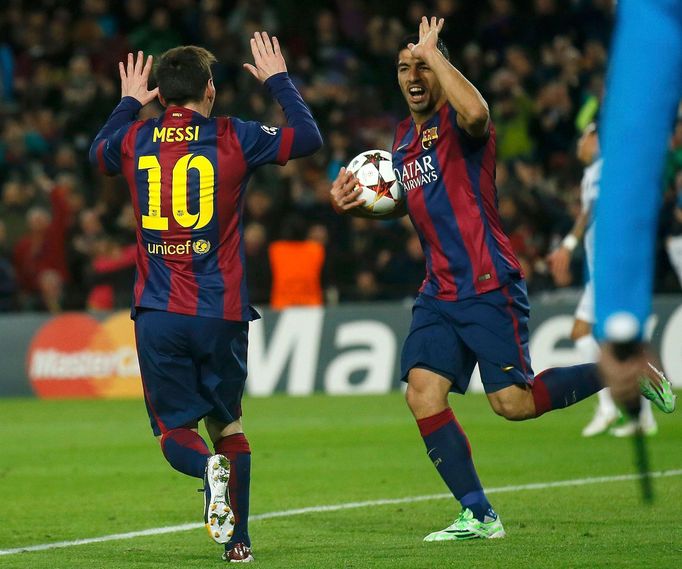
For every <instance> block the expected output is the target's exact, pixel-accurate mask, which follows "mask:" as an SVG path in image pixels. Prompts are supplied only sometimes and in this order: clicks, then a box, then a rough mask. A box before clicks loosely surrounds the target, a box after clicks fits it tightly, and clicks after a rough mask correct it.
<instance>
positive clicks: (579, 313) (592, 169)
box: [548, 123, 658, 437]
mask: <svg viewBox="0 0 682 569" xmlns="http://www.w3.org/2000/svg"><path fill="white" fill-rule="evenodd" d="M577 155H578V160H580V161H581V162H582V163H583V164H584V165H585V172H584V174H583V179H582V183H581V204H582V209H581V212H580V215H579V216H578V219H577V220H576V222H575V225H574V226H573V229H571V232H570V233H569V234H568V235H567V236H566V237H564V239H563V241H562V242H561V246H560V247H559V248H557V249H556V250H555V251H554V252H552V254H551V255H550V256H549V257H548V261H549V265H550V267H551V269H552V274H553V275H554V279H555V281H557V282H567V281H568V280H570V269H569V266H570V262H571V256H572V253H573V250H574V249H575V248H576V246H577V245H578V243H579V242H580V240H581V239H582V240H583V244H584V246H585V256H586V258H587V273H588V278H587V280H586V282H585V288H584V290H583V294H582V296H581V297H580V301H579V302H578V306H577V308H576V310H575V322H574V323H573V330H572V331H571V339H572V340H574V341H575V346H576V348H577V349H578V351H579V352H580V354H581V356H582V357H583V359H584V360H585V361H586V362H597V361H599V344H597V340H595V338H594V336H593V335H592V326H593V324H594V285H593V282H592V275H593V274H594V216H593V215H592V214H593V211H594V204H595V201H596V200H597V196H598V195H599V178H600V177H601V168H602V159H601V158H600V157H599V137H598V135H597V127H596V125H595V124H594V123H590V124H589V125H588V126H587V127H586V128H585V130H584V131H583V134H582V136H581V137H580V139H579V140H578V147H577ZM597 395H598V397H599V405H598V406H597V410H596V412H595V414H594V416H593V417H592V420H591V421H590V422H589V423H588V424H587V425H586V426H585V428H584V429H583V433H582V434H583V436H584V437H593V436H595V435H598V434H600V433H604V432H606V431H607V430H609V429H610V433H611V434H613V435H614V436H616V437H625V436H630V435H633V434H634V433H635V430H636V429H637V428H640V429H641V430H642V432H643V433H645V434H648V435H653V434H655V433H656V432H657V430H658V426H657V425H656V419H655V418H654V414H653V412H652V410H651V402H650V401H649V400H648V399H646V398H645V397H642V396H641V395H640V398H641V405H640V411H639V415H638V417H637V420H635V419H633V418H630V417H628V418H626V419H625V422H624V423H623V424H615V423H616V422H617V421H618V419H619V417H620V412H619V411H618V408H617V407H616V404H615V403H614V401H613V399H612V398H611V393H610V390H609V389H608V388H606V389H602V390H601V391H600V392H599V393H598V394H597Z"/></svg>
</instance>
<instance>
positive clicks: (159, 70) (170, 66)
mask: <svg viewBox="0 0 682 569" xmlns="http://www.w3.org/2000/svg"><path fill="white" fill-rule="evenodd" d="M216 61H217V59H216V58H215V55H213V54H212V53H211V52H210V51H208V50H207V49H204V48H203V47H197V46H196V45H183V46H180V47H174V48H173V49H169V50H168V51H167V52H165V53H164V54H162V55H161V57H160V58H159V62H158V63H157V64H156V68H155V70H154V77H155V79H156V83H157V85H158V86H159V93H160V94H161V97H163V99H164V101H165V102H166V103H167V104H169V105H171V104H172V105H184V104H186V103H188V102H190V101H194V102H198V101H201V100H202V99H203V98H204V90H205V89H206V84H207V83H208V80H209V79H210V78H211V77H212V73H211V65H213V64H214V63H215V62H216Z"/></svg>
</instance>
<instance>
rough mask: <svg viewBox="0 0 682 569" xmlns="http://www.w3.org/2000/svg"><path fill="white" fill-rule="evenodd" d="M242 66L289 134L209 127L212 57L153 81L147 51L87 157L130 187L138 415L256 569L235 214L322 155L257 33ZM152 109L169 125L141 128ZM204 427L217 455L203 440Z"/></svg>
mask: <svg viewBox="0 0 682 569" xmlns="http://www.w3.org/2000/svg"><path fill="white" fill-rule="evenodd" d="M251 50H252V53H253V57H254V64H253V65H252V64H245V65H244V67H245V68H246V69H247V70H248V71H249V72H250V73H251V74H252V75H253V76H254V77H256V78H257V79H259V80H260V81H262V82H263V83H264V84H265V86H266V87H267V88H268V90H269V91H270V93H271V94H272V95H273V96H274V98H275V99H276V100H277V101H278V103H279V104H280V105H281V106H282V108H283V110H284V113H285V115H286V117H287V122H288V124H289V126H288V127H287V128H282V129H280V128H274V127H270V126H265V125H262V124H260V123H257V122H243V121H241V120H239V119H236V118H232V117H230V118H226V117H217V118H212V117H211V116H210V115H211V109H212V107H213V102H214V100H215V96H216V89H215V87H214V85H213V79H212V77H211V64H212V63H214V62H215V57H214V56H213V55H212V54H211V53H210V52H208V51H207V50H205V49H203V48H200V47H195V46H183V47H177V48H174V49H171V50H169V51H167V52H166V53H164V54H163V55H161V57H160V59H159V61H158V64H157V66H156V69H155V77H156V81H157V84H158V87H157V88H156V89H153V90H151V91H150V90H148V88H147V81H148V78H149V74H150V71H151V69H152V58H151V56H150V57H148V58H147V60H146V63H145V61H144V59H143V54H142V52H138V54H137V58H134V57H133V55H132V54H129V55H128V61H127V64H123V63H121V64H119V71H120V75H121V95H122V98H121V102H120V103H119V105H118V106H117V107H116V109H114V112H113V113H112V114H111V116H110V117H109V119H108V120H107V122H106V124H105V125H104V127H103V128H102V130H101V131H100V132H99V134H98V135H97V138H96V139H95V141H94V142H93V144H92V147H91V149H90V160H91V162H92V163H93V164H96V165H97V166H98V167H99V168H100V170H101V171H102V172H104V173H106V174H112V175H113V174H116V173H119V172H121V173H122V174H123V175H124V176H125V178H126V181H127V182H128V186H129V187H130V193H131V196H132V200H133V206H134V210H135V217H136V219H137V274H136V278H135V285H134V295H133V296H134V298H133V308H132V317H133V319H134V321H135V336H136V342H137V353H138V358H139V362H140V370H141V372H142V384H143V388H144V395H145V403H146V406H147V411H148V413H149V419H150V421H151V427H152V430H153V432H154V434H155V435H156V436H157V437H158V438H159V439H160V443H161V450H162V452H163V454H164V456H165V457H166V459H167V460H168V462H169V463H170V464H171V466H172V467H173V468H175V469H176V470H179V471H180V472H183V473H184V474H187V475H189V476H194V477H196V478H200V479H203V480H204V497H205V499H204V502H205V506H204V521H205V523H206V527H207V528H208V531H209V534H210V535H211V537H213V539H214V540H215V541H217V542H218V543H221V544H225V553H224V554H223V559H225V560H226V561H230V562H249V561H253V555H252V553H251V541H250V538H249V532H248V515H249V481H250V472H251V450H250V447H249V442H248V440H247V438H246V436H245V435H244V431H243V426H242V420H241V416H242V409H241V399H242V393H243V391H244V384H245V381H246V354H247V335H248V326H249V325H248V322H249V321H250V320H253V319H255V318H258V317H259V316H258V314H257V313H256V311H255V310H254V309H253V308H252V307H251V306H250V305H249V300H248V297H247V291H246V277H245V272H244V271H245V269H244V261H243V260H244V250H243V243H242V220H241V212H242V206H243V199H244V191H245V189H246V185H247V182H248V179H249V176H250V174H251V172H252V171H253V170H254V169H255V168H257V167H258V166H260V165H262V164H267V163H277V164H284V163H286V162H287V160H289V159H290V158H296V157H299V156H306V155H309V154H312V153H313V152H315V151H316V150H317V149H318V148H320V146H321V144H322V139H321V137H320V133H319V130H318V128H317V125H316V124H315V121H314V120H313V117H312V115H311V114H310V111H309V110H308V108H307V107H306V105H305V103H304V102H303V100H302V99H301V97H300V95H299V93H298V91H297V90H296V89H295V87H294V86H293V84H292V83H291V81H290V79H289V77H288V75H287V73H286V64H285V61H284V58H283V57H282V54H281V52H280V47H279V43H278V41H277V38H274V37H273V38H272V39H270V37H269V36H268V34H267V33H265V32H262V33H261V32H256V33H255V34H254V36H253V38H252V39H251ZM157 96H158V98H159V101H160V102H161V104H162V105H163V106H164V107H165V112H164V113H163V114H162V115H161V116H160V117H159V118H156V119H150V120H147V121H136V120H135V117H136V115H137V113H138V111H139V110H140V109H141V108H142V106H144V105H146V104H147V103H149V102H150V101H152V100H153V99H155V98H156V97H157ZM201 419H203V420H204V423H205V426H206V429H207V431H208V434H209V436H210V438H211V441H212V443H213V448H214V450H215V453H212V452H211V451H209V448H208V446H207V444H206V442H205V441H204V439H203V438H202V437H201V436H200V435H199V434H198V430H197V427H198V422H199V421H200V420H201Z"/></svg>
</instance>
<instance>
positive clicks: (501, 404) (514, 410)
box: [492, 399, 535, 421]
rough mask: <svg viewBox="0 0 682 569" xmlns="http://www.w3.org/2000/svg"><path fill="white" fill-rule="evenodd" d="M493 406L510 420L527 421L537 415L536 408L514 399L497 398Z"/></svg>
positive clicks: (501, 415) (494, 409)
mask: <svg viewBox="0 0 682 569" xmlns="http://www.w3.org/2000/svg"><path fill="white" fill-rule="evenodd" d="M492 408H493V411H495V413H497V414H498V415H499V416H500V417H504V418H505V419H507V420H508V421H525V420H526V419H531V418H533V417H535V412H534V409H530V408H529V407H528V406H527V405H523V404H520V402H519V401H516V400H514V399H496V400H495V401H493V402H492Z"/></svg>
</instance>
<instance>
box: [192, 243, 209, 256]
mask: <svg viewBox="0 0 682 569" xmlns="http://www.w3.org/2000/svg"><path fill="white" fill-rule="evenodd" d="M192 249H193V250H194V252H195V253H196V254H197V255H205V254H206V253H208V252H209V251H210V250H211V242H210V241H206V239H197V240H196V241H195V242H194V243H192Z"/></svg>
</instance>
